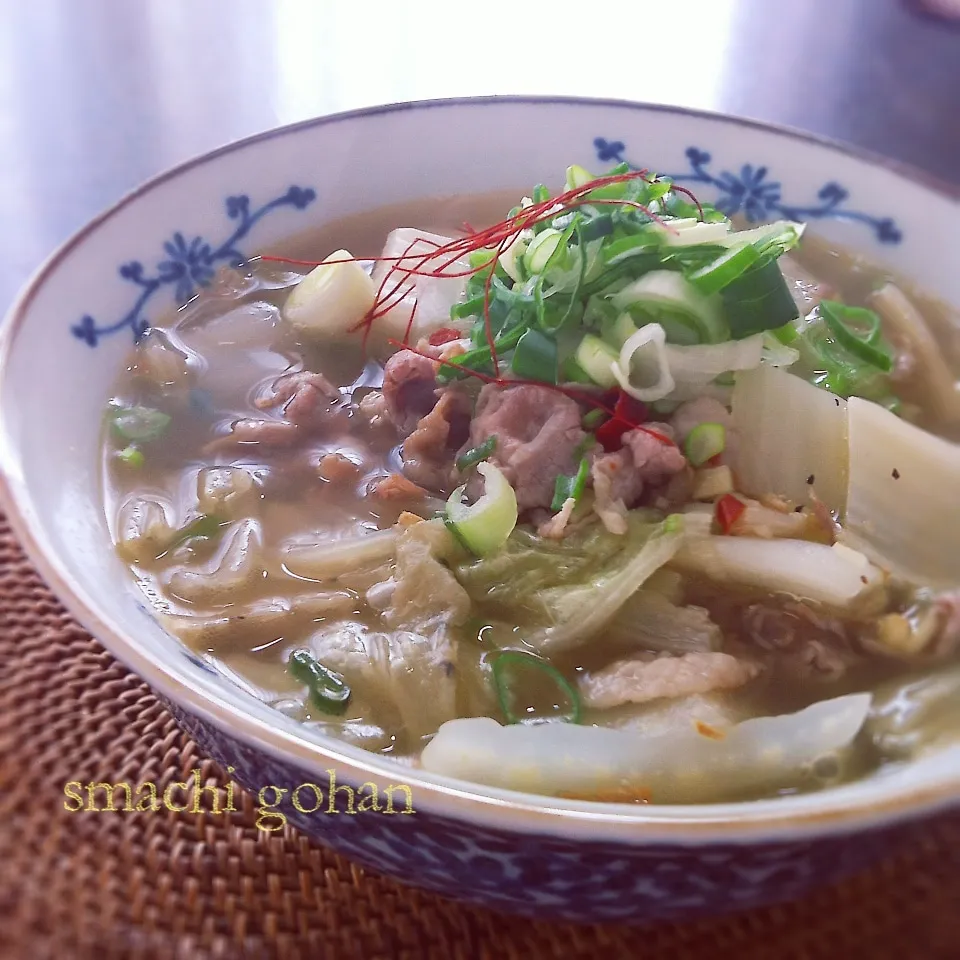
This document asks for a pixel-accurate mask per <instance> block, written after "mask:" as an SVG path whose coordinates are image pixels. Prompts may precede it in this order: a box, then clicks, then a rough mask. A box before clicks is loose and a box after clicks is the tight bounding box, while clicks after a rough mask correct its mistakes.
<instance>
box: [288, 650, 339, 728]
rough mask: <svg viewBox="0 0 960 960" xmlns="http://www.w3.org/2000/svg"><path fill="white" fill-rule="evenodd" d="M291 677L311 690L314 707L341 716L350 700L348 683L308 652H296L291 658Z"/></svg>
mask: <svg viewBox="0 0 960 960" xmlns="http://www.w3.org/2000/svg"><path fill="white" fill-rule="evenodd" d="M290 675H291V676H292V677H293V678H294V679H295V680H299V681H300V683H302V684H304V685H305V686H306V687H308V688H309V690H310V699H311V701H312V702H313V704H314V706H316V707H317V708H319V709H320V710H322V711H323V712H324V713H333V714H341V713H343V712H344V711H345V710H346V709H347V703H348V702H349V700H350V687H349V686H348V685H347V682H346V681H345V680H344V679H343V677H341V676H340V674H339V673H335V672H334V671H333V670H330V669H329V668H328V667H325V666H324V665H323V664H322V663H320V661H319V660H317V658H316V657H315V656H314V655H313V654H312V653H309V652H308V651H307V650H295V651H294V652H293V654H292V655H291V657H290Z"/></svg>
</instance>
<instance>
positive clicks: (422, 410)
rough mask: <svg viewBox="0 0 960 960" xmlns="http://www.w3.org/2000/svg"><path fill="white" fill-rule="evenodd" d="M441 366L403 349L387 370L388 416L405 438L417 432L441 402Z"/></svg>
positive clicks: (385, 378) (385, 380) (385, 396)
mask: <svg viewBox="0 0 960 960" xmlns="http://www.w3.org/2000/svg"><path fill="white" fill-rule="evenodd" d="M437 366H438V364H437V361H436V360H431V359H430V358H429V357H422V356H420V354H418V353H414V352H413V351H412V350H401V351H400V352H399V353H395V354H394V355H393V356H392V357H391V358H390V359H389V360H388V361H387V363H386V366H385V367H384V368H383V398H384V401H385V402H386V410H387V416H388V417H389V418H390V420H391V421H392V422H393V423H394V425H395V426H396V427H397V429H398V430H399V431H400V432H401V433H402V434H404V435H406V434H408V433H410V432H411V431H412V430H414V429H415V428H416V426H417V423H418V422H419V421H420V420H421V419H422V418H423V417H425V416H426V415H427V414H428V413H429V412H430V411H431V410H432V409H433V408H434V406H435V404H436V402H437V387H438V386H439V385H438V383H437Z"/></svg>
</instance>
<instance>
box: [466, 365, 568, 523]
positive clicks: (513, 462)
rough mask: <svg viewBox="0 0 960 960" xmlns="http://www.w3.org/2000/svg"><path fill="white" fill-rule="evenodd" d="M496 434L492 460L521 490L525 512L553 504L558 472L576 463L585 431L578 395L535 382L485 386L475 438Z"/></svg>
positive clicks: (520, 502)
mask: <svg viewBox="0 0 960 960" xmlns="http://www.w3.org/2000/svg"><path fill="white" fill-rule="evenodd" d="M489 437H496V438H497V445H496V448H495V450H494V452H493V454H492V456H491V458H490V459H491V461H492V462H493V463H494V464H496V466H498V467H499V468H500V469H501V470H502V471H503V474H504V476H505V477H506V478H507V481H508V482H509V483H510V485H511V486H512V487H513V489H514V492H515V493H516V495H517V508H518V509H519V510H520V511H521V512H522V511H524V510H529V509H531V508H532V507H549V506H550V503H551V501H552V500H553V491H554V487H555V485H556V481H557V476H558V475H560V474H567V475H570V474H572V473H574V472H575V471H576V469H577V465H578V461H579V456H580V450H581V449H582V444H583V441H584V439H585V438H586V433H585V432H584V430H583V428H582V427H581V425H580V408H579V407H578V406H577V404H576V402H575V401H574V400H571V399H570V398H569V397H566V396H564V395H563V394H561V393H558V392H557V391H555V390H549V389H547V388H546V387H540V386H536V385H533V384H523V385H521V386H517V387H500V386H498V385H496V384H488V385H487V386H485V387H484V388H483V389H482V390H481V391H480V396H479V398H478V400H477V410H476V414H475V416H474V418H473V423H472V424H471V426H470V443H471V445H473V446H477V445H479V444H481V443H483V442H484V441H485V440H486V439H487V438H489Z"/></svg>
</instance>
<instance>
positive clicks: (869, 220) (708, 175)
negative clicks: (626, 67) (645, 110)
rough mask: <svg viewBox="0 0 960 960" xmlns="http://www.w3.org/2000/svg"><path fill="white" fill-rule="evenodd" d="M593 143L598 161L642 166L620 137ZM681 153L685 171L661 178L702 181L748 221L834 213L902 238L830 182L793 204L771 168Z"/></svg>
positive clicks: (721, 205)
mask: <svg viewBox="0 0 960 960" xmlns="http://www.w3.org/2000/svg"><path fill="white" fill-rule="evenodd" d="M593 146H594V149H595V150H596V152H597V159H599V160H600V161H602V162H604V163H628V164H630V166H631V167H632V168H633V169H634V170H639V169H641V166H639V165H638V164H635V163H632V162H631V161H630V160H628V159H627V158H626V156H625V153H626V149H627V147H626V144H625V143H623V141H622V140H606V139H604V138H603V137H597V138H596V139H595V140H594V141H593ZM685 153H686V157H687V160H688V161H689V163H690V168H689V170H685V171H682V172H680V173H668V174H664V176H667V177H669V178H670V179H671V180H674V181H676V182H677V183H683V182H687V183H703V184H706V185H708V186H711V187H714V188H715V189H716V190H717V191H718V193H719V198H718V199H717V201H716V204H715V205H716V207H717V209H718V210H720V211H721V212H722V213H725V214H726V215H727V216H728V217H729V216H733V215H734V214H737V213H740V214H742V215H743V216H744V217H745V218H746V219H747V220H748V221H749V222H750V223H756V222H758V221H760V220H771V219H775V218H777V217H785V218H786V219H788V220H799V221H804V220H816V219H822V218H825V217H832V218H834V219H838V220H850V221H853V222H856V223H862V224H864V225H866V226H868V227H869V228H870V229H871V230H873V232H874V234H875V235H876V237H877V239H878V240H879V241H880V242H881V243H899V242H900V241H901V240H902V239H903V234H902V232H901V230H900V228H899V227H898V226H897V225H896V223H895V222H894V220H893V219H892V218H891V217H875V216H871V215H870V214H867V213H861V212H859V211H857V210H849V209H847V208H846V207H845V206H844V204H845V203H846V201H847V200H848V199H849V197H850V191H849V190H847V189H846V188H845V187H843V186H841V185H840V184H839V183H836V182H834V181H832V180H831V181H829V182H828V183H825V184H824V185H823V186H822V187H821V188H820V189H819V190H818V191H817V200H818V201H819V202H818V203H815V204H809V205H807V206H797V205H793V204H789V203H786V202H784V200H783V196H782V192H781V191H782V187H781V184H780V181H779V180H769V179H768V174H769V172H770V171H769V170H768V168H767V167H765V166H755V165H753V164H750V163H745V164H743V166H741V168H740V173H739V174H735V173H730V172H729V171H727V170H723V171H721V172H720V173H719V174H715V173H712V172H711V171H710V170H709V169H708V166H709V164H710V163H712V161H713V157H712V156H711V154H710V153H708V152H707V151H706V150H702V149H701V148H700V147H687V149H686V151H685Z"/></svg>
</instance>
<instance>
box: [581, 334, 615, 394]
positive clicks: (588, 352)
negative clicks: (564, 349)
mask: <svg viewBox="0 0 960 960" xmlns="http://www.w3.org/2000/svg"><path fill="white" fill-rule="evenodd" d="M619 358H620V354H619V353H618V352H617V351H616V350H615V349H614V348H613V347H611V346H610V345H609V344H607V343H604V342H603V340H601V339H600V338H599V337H595V336H594V335H593V334H592V333H588V334H586V335H585V336H584V338H583V339H582V340H581V341H580V346H578V347H577V352H576V354H575V359H576V363H577V365H578V366H579V367H580V369H581V370H583V372H584V373H585V374H586V375H587V376H588V377H589V378H590V381H591V383H596V384H598V385H599V386H601V387H605V388H608V389H609V388H610V387H615V386H616V385H617V377H616V374H614V372H613V367H614V365H615V364H616V363H617V361H618V360H619Z"/></svg>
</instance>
